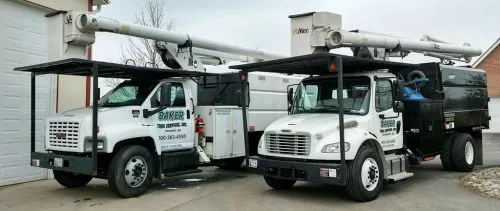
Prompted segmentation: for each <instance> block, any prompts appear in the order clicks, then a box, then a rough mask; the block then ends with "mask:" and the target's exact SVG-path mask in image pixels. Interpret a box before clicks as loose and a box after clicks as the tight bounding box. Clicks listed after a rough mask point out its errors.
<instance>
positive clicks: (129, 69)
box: [14, 58, 213, 79]
mask: <svg viewBox="0 0 500 211" xmlns="http://www.w3.org/2000/svg"><path fill="white" fill-rule="evenodd" d="M93 67H97V69H98V75H97V76H98V77H106V78H121V79H135V78H154V79H164V78H172V77H195V76H204V75H213V74H208V73H202V72H195V71H187V70H172V69H162V68H152V67H140V66H132V65H124V64H116V63H109V62H101V61H89V60H86V59H77V58H70V59H64V60H59V61H54V62H47V63H42V64H36V65H29V66H24V67H17V68H14V71H22V72H31V73H34V74H35V75H44V74H61V75H75V76H93V71H92V70H93Z"/></svg>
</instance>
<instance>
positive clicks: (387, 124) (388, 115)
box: [373, 78, 403, 151]
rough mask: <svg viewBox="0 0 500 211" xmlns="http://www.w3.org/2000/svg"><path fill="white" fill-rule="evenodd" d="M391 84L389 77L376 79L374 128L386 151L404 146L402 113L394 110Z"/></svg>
mask: <svg viewBox="0 0 500 211" xmlns="http://www.w3.org/2000/svg"><path fill="white" fill-rule="evenodd" d="M391 84H392V82H391V80H390V79H389V78H383V79H377V80H376V81H375V97H374V99H375V112H374V114H375V116H374V118H373V119H374V120H375V121H373V124H374V125H373V126H374V127H373V128H374V130H375V131H374V134H376V136H377V139H378V141H379V142H380V145H381V146H382V148H383V150H384V151H385V150H391V149H400V148H401V147H403V132H402V131H403V125H402V124H403V121H402V114H399V113H396V112H394V109H393V99H392V85H391Z"/></svg>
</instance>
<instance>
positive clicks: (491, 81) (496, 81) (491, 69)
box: [476, 45, 500, 117]
mask: <svg viewBox="0 0 500 211" xmlns="http://www.w3.org/2000/svg"><path fill="white" fill-rule="evenodd" d="M476 68H479V69H482V70H484V71H486V76H487V78H488V95H489V96H490V97H500V45H499V46H497V47H496V48H495V49H494V50H493V51H491V52H490V54H489V55H488V56H487V57H486V58H484V59H483V61H481V63H479V64H478V65H477V66H476ZM499 117H500V116H499Z"/></svg>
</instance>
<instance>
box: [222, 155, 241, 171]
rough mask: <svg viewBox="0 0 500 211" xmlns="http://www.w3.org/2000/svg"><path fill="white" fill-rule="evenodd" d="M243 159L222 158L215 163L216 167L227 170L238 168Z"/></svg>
mask: <svg viewBox="0 0 500 211" xmlns="http://www.w3.org/2000/svg"><path fill="white" fill-rule="evenodd" d="M244 160H245V157H239V158H228V159H224V160H223V161H220V162H219V163H218V164H217V167H219V168H221V169H227V170H235V169H239V168H240V167H241V164H242V163H243V161H244Z"/></svg>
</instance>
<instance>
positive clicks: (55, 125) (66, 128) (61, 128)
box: [48, 121, 80, 148]
mask: <svg viewBox="0 0 500 211" xmlns="http://www.w3.org/2000/svg"><path fill="white" fill-rule="evenodd" d="M79 129H80V123H78V122H65V121H54V122H49V128H48V130H49V131H48V132H49V137H48V138H49V145H50V146H52V147H66V148H77V147H78V138H79V137H78V135H79Z"/></svg>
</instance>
